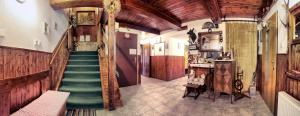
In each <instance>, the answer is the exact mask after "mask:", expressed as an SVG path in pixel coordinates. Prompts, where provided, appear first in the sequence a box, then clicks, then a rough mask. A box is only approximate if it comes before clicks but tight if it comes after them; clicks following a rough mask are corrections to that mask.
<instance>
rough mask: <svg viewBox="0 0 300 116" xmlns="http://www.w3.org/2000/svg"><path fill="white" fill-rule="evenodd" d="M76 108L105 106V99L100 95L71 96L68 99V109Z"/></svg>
mask: <svg viewBox="0 0 300 116" xmlns="http://www.w3.org/2000/svg"><path fill="white" fill-rule="evenodd" d="M74 108H81V109H87V108H99V109H100V108H103V100H102V98H101V97H100V96H93V97H78V96H70V97H69V98H68V100H67V109H74Z"/></svg>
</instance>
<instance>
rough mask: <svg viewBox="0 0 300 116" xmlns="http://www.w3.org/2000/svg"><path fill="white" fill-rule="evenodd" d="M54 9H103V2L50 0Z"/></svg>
mask: <svg viewBox="0 0 300 116" xmlns="http://www.w3.org/2000/svg"><path fill="white" fill-rule="evenodd" d="M50 5H51V6H52V8H54V9H65V8H73V7H103V4H102V0H50Z"/></svg>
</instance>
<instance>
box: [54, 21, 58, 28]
mask: <svg viewBox="0 0 300 116" xmlns="http://www.w3.org/2000/svg"><path fill="white" fill-rule="evenodd" d="M54 30H58V24H57V22H55V23H54Z"/></svg>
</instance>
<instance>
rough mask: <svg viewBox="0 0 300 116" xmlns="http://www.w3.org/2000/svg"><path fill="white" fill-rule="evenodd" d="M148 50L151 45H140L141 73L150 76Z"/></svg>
mask: <svg viewBox="0 0 300 116" xmlns="http://www.w3.org/2000/svg"><path fill="white" fill-rule="evenodd" d="M150 51H151V45H150V44H144V45H141V63H142V67H141V68H142V72H141V73H142V75H143V76H146V77H150V61H151V60H150Z"/></svg>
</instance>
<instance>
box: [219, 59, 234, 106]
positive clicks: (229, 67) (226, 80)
mask: <svg viewBox="0 0 300 116" xmlns="http://www.w3.org/2000/svg"><path fill="white" fill-rule="evenodd" d="M214 73H215V74H214V94H215V95H216V93H221V92H222V93H227V94H229V95H230V99H231V103H232V95H233V92H234V89H233V81H234V78H235V61H234V60H216V61H215V72H214ZM214 98H215V97H214Z"/></svg>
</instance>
